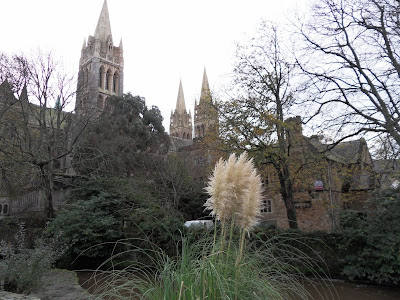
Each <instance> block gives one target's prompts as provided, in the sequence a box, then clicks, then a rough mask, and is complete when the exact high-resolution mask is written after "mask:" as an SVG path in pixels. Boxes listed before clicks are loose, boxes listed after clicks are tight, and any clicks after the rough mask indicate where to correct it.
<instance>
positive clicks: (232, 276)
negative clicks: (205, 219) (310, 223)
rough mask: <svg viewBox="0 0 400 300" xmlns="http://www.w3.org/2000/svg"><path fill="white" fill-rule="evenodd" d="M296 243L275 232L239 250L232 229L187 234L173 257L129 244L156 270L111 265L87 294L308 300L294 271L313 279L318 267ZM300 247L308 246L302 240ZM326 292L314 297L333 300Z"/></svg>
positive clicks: (252, 239) (252, 238)
mask: <svg viewBox="0 0 400 300" xmlns="http://www.w3.org/2000/svg"><path fill="white" fill-rule="evenodd" d="M192 234H194V236H192ZM296 239H298V237H295V236H294V235H292V234H281V235H277V236H273V237H271V238H269V239H267V240H265V239H264V240H262V239H260V238H258V237H257V236H255V235H252V234H250V238H249V239H248V241H247V242H246V244H245V247H244V249H242V250H241V249H240V246H239V245H240V238H239V235H238V234H237V232H236V231H234V232H232V233H231V236H228V237H226V239H225V238H223V234H222V232H221V231H219V230H218V229H216V231H215V235H214V236H213V235H212V232H208V233H204V232H203V233H202V234H200V233H199V232H195V233H193V232H188V233H187V234H186V235H183V236H182V238H181V244H180V243H179V244H177V247H178V248H179V250H180V251H179V254H178V256H177V257H175V258H171V257H170V256H168V255H166V254H165V253H164V252H163V251H158V252H156V255H154V254H150V253H151V252H152V251H154V250H151V249H149V250H143V249H138V248H137V247H134V246H132V248H131V250H130V251H132V252H139V253H142V254H143V252H144V253H146V254H147V255H148V256H151V259H152V260H153V261H154V265H155V268H156V269H155V270H154V267H149V266H145V265H143V264H140V262H136V263H131V264H130V265H129V266H127V267H126V268H124V269H120V268H119V266H118V265H117V264H115V265H113V266H112V268H110V269H108V270H103V271H101V270H98V271H97V272H96V274H95V278H96V277H97V276H101V277H100V278H101V280H100V281H98V283H96V284H95V285H94V286H93V287H92V288H91V290H93V291H94V294H96V295H99V296H101V297H103V298H107V297H110V296H111V295H112V296H113V297H115V299H132V298H133V297H135V298H138V299H157V300H158V299H202V300H203V299H308V297H309V294H308V292H307V291H306V290H305V289H304V285H303V284H301V283H300V278H302V280H304V281H307V282H308V284H309V285H310V286H312V281H311V280H308V279H307V278H306V277H304V276H303V275H302V273H301V272H300V271H299V270H307V271H309V272H312V274H313V276H317V277H319V275H318V274H317V273H316V272H313V270H316V269H319V266H318V265H317V264H316V260H314V259H311V258H309V257H307V255H306V254H305V253H304V252H303V250H302V249H301V248H297V247H294V246H293V243H294V240H296ZM124 242H129V241H124ZM132 243H133V244H135V241H132ZM300 243H301V241H298V244H300ZM302 246H303V248H307V247H308V246H307V244H306V243H305V242H303V243H302ZM311 251H312V250H310V252H311ZM239 256H240V257H241V260H240V264H239V265H238V257H239ZM111 261H118V255H116V256H114V257H113V258H111V259H110V260H109V261H108V262H106V263H105V264H108V263H109V262H111ZM116 269H117V270H118V271H116ZM326 290H327V291H328V292H327V294H325V295H320V296H321V297H320V299H325V297H326V298H329V299H331V298H333V297H334V290H333V289H332V287H330V286H329V284H327V289H326Z"/></svg>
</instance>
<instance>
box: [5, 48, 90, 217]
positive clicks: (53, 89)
mask: <svg viewBox="0 0 400 300" xmlns="http://www.w3.org/2000/svg"><path fill="white" fill-rule="evenodd" d="M1 59H2V61H6V62H7V64H2V63H0V65H2V67H3V68H2V69H1V71H2V72H1V75H0V77H1V78H2V79H3V84H2V87H3V94H2V97H1V99H0V100H1V109H0V110H1V118H0V129H1V135H0V154H1V165H2V167H4V168H3V171H4V172H5V173H7V172H8V174H9V175H10V176H12V174H14V175H15V174H18V173H19V172H21V174H22V171H21V170H24V172H23V174H24V175H25V176H24V178H23V179H24V180H22V182H21V185H20V186H19V187H18V189H21V188H22V189H23V185H25V186H26V185H28V184H32V183H34V184H35V185H37V186H38V187H39V188H41V189H42V190H43V191H44V195H45V197H44V198H45V213H46V216H47V217H48V218H52V217H53V215H54V208H53V190H54V180H55V177H56V176H57V175H58V174H63V173H64V172H65V167H66V165H65V160H66V157H67V156H68V155H69V154H70V152H71V150H72V147H73V145H74V144H75V141H76V139H77V137H78V135H79V134H78V131H77V130H75V127H76V128H79V132H80V131H81V130H82V129H83V128H84V126H82V124H79V122H77V119H76V118H74V114H73V113H71V112H66V111H65V109H66V107H67V105H68V104H69V103H70V101H71V100H72V99H73V97H74V95H75V84H76V83H75V81H74V78H73V76H68V75H66V74H64V73H62V68H61V65H60V64H59V63H57V62H56V61H55V60H54V59H53V57H52V55H51V54H43V53H41V52H38V53H36V54H35V55H32V57H26V56H24V55H14V56H11V57H10V56H6V55H2V56H1ZM7 90H8V92H7ZM4 91H5V92H4ZM16 167H18V168H17V169H15V168H16ZM4 177H7V176H4Z"/></svg>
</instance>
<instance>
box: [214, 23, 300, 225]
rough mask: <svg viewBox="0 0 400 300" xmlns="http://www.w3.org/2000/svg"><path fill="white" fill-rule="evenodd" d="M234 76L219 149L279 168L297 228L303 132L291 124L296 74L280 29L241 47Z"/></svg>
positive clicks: (284, 195) (272, 29)
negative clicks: (294, 165) (297, 162)
mask: <svg viewBox="0 0 400 300" xmlns="http://www.w3.org/2000/svg"><path fill="white" fill-rule="evenodd" d="M234 71H235V72H234V75H235V86H236V88H237V95H235V96H234V97H233V99H231V100H230V101H228V102H223V103H220V105H219V113H220V116H221V117H220V118H221V120H220V124H219V125H220V144H219V147H222V148H225V149H227V150H228V151H232V150H235V149H236V150H238V151H243V150H245V151H248V152H249V153H250V154H251V155H252V156H253V157H254V158H255V161H256V163H257V164H258V166H262V165H272V166H273V168H274V170H275V171H276V173H277V175H278V179H279V186H280V194H281V195H282V198H283V201H284V202H285V206H286V211H287V217H288V220H289V226H290V227H291V228H297V218H296V210H295V207H294V198H293V181H292V175H291V170H290V166H289V157H290V155H291V147H292V146H293V143H294V142H295V141H294V138H292V139H291V138H290V131H292V133H295V132H296V130H297V129H296V128H295V127H293V126H292V125H293V123H288V122H285V119H286V118H287V116H289V109H290V106H291V104H292V103H293V100H292V99H293V93H294V87H293V84H292V81H291V80H292V78H291V77H292V75H293V74H294V71H295V70H294V64H293V63H292V62H291V61H290V56H289V55H288V53H287V52H286V51H285V50H284V48H283V46H282V44H281V41H280V38H279V33H278V29H277V28H276V27H274V26H268V25H266V24H263V26H262V28H261V30H260V35H259V36H257V37H255V38H253V39H252V40H251V41H250V43H249V44H246V45H242V46H239V47H238V51H237V63H236V66H235V70H234ZM300 123H301V120H300ZM300 126H301V125H300ZM293 136H294V135H293Z"/></svg>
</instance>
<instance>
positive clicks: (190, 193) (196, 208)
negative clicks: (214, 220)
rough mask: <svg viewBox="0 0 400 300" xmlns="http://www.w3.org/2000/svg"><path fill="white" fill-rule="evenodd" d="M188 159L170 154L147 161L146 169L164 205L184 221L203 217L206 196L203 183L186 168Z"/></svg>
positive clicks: (188, 162) (188, 163) (180, 155)
mask: <svg viewBox="0 0 400 300" xmlns="http://www.w3.org/2000/svg"><path fill="white" fill-rule="evenodd" d="M190 159H191V157H190V156H189V157H186V156H184V155H182V154H181V153H180V154H179V155H177V154H176V153H173V154H172V153H170V154H168V155H167V156H166V157H158V158H156V159H152V160H148V165H147V167H146V168H147V169H148V170H150V172H151V174H152V176H153V178H154V181H155V186H156V187H157V188H156V189H157V191H158V192H159V195H160V199H163V200H164V201H165V202H164V203H165V205H166V206H169V207H172V208H173V209H175V210H178V211H179V212H181V213H182V214H183V215H184V216H185V219H189V220H194V219H198V218H201V217H203V216H205V214H204V212H203V203H204V201H205V197H206V194H205V192H204V183H203V182H202V181H200V180H196V179H195V178H194V176H193V174H192V173H191V172H190V170H189V168H188V166H189V165H190V161H189V160H190Z"/></svg>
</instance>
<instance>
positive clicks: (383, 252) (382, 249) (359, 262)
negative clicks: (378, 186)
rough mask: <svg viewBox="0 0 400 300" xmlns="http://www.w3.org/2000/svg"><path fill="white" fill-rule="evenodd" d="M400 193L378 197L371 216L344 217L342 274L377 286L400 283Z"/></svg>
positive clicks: (351, 213)
mask: <svg viewBox="0 0 400 300" xmlns="http://www.w3.org/2000/svg"><path fill="white" fill-rule="evenodd" d="M399 220H400V191H399V190H397V191H395V190H389V191H386V192H380V193H378V194H376V195H375V197H374V199H373V200H372V201H371V203H370V205H369V209H368V211H367V213H360V212H356V211H346V212H345V213H344V214H343V215H342V217H341V226H342V231H341V233H342V241H341V243H340V244H339V249H340V250H341V251H342V253H343V258H342V260H341V262H342V264H343V265H344V267H343V271H342V274H343V275H345V276H346V277H348V278H350V279H363V280H369V281H373V282H377V283H389V284H398V283H399V282H400V222H399Z"/></svg>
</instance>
